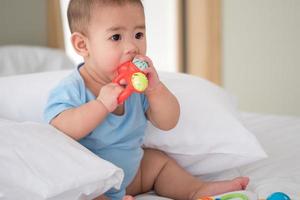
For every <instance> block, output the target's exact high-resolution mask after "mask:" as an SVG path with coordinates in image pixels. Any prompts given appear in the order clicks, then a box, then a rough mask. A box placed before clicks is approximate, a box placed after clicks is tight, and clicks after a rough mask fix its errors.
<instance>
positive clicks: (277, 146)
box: [0, 49, 300, 200]
mask: <svg viewBox="0 0 300 200" xmlns="http://www.w3.org/2000/svg"><path fill="white" fill-rule="evenodd" d="M22 50H24V49H22ZM12 52H13V51H12ZM38 52H39V55H42V54H43V55H44V56H45V55H49V53H43V52H42V51H38ZM27 53H28V52H27ZM1 55H2V56H3V55H4V54H1V51H0V56H1ZM61 56H63V59H62V60H61V62H59V63H57V62H56V63H52V64H50V65H47V66H48V67H47V69H46V68H45V67H44V66H46V65H44V64H40V63H39V64H37V66H38V68H39V70H37V71H48V70H49V69H55V70H59V71H56V72H45V73H36V74H29V75H16V74H17V72H20V73H22V74H23V73H25V72H26V73H32V72H33V71H35V70H36V68H35V69H34V70H33V69H32V68H29V70H24V67H25V66H24V65H22V61H18V63H19V64H18V66H17V69H18V70H15V71H8V70H3V71H2V72H3V73H2V74H1V73H0V76H4V75H5V76H7V75H10V77H2V78H0V91H1V95H2V96H1V99H0V138H1V136H3V135H5V134H7V135H8V136H9V134H10V133H12V134H15V131H14V128H13V127H14V126H12V125H11V124H12V123H15V125H16V127H17V126H19V128H20V130H24V131H25V130H26V128H28V127H29V126H39V130H41V129H40V128H41V127H40V126H44V125H37V124H30V122H36V123H42V119H41V116H42V108H43V106H44V104H43V101H44V100H45V98H46V97H47V91H48V90H49V89H50V88H52V87H53V86H54V85H55V84H56V83H57V82H58V80H59V79H61V78H62V77H64V76H65V75H66V74H68V73H69V70H67V71H65V69H66V65H68V66H69V65H72V63H71V62H70V61H69V60H68V58H67V57H64V55H62V54H58V55H54V58H53V57H52V58H51V59H50V60H53V59H55V58H58V57H59V58H62V57H61ZM5 58H8V55H5ZM18 58H19V59H24V57H22V58H20V57H18ZM27 58H28V57H27ZM13 59H16V57H14V58H13ZM40 60H43V61H42V63H44V59H40ZM58 60H59V59H57V61H58ZM34 61H35V60H34V59H31V62H34ZM6 62H7V63H9V64H10V65H11V66H14V65H16V64H11V63H12V62H9V61H7V60H6ZM7 63H6V64H7ZM20 63H21V64H20ZM66 63H67V64H66ZM28 65H31V64H26V66H28ZM11 66H10V67H11ZM51 66H54V67H53V68H52V67H51ZM67 68H68V67H67ZM3 69H8V68H5V67H4V68H3ZM62 70H64V71H62ZM8 72H9V73H8ZM4 73H5V74H4ZM161 75H162V78H163V79H165V80H166V81H167V82H168V81H170V80H169V79H168V78H169V77H171V79H172V80H171V82H169V84H170V86H171V87H172V85H173V83H174V82H172V81H177V79H178V77H180V78H183V80H184V79H186V80H190V79H191V78H190V77H189V76H187V75H174V76H173V75H171V74H164V73H162V74H161ZM172 76H173V77H172ZM195 80H196V79H195ZM197 81H200V80H198V79H197V80H196V82H197ZM185 82H188V81H183V83H185ZM196 82H191V83H196ZM197 83H199V84H203V85H205V84H208V83H207V82H205V81H203V80H201V81H200V82H197ZM187 84H188V83H187ZM209 84H210V83H209ZM197 87H198V86H197ZM173 89H174V88H173ZM179 89H180V91H179V90H178V88H175V89H174V90H176V91H177V92H178V93H177V95H179V96H180V95H181V94H184V95H185V96H186V95H187V94H189V91H187V90H186V89H185V88H182V85H181V86H180V87H179ZM198 89H199V88H198ZM206 89H207V85H206V86H205V87H203V88H202V91H204V94H203V96H199V99H204V97H205V96H209V95H207V94H208V93H210V92H211V90H216V91H214V92H212V93H211V95H212V97H213V98H214V100H216V102H217V101H218V99H223V101H222V102H221V104H222V105H221V104H220V105H221V107H222V108H223V107H226V109H221V111H222V112H226V113H229V114H230V116H231V115H234V116H235V117H236V118H239V121H240V123H241V124H242V125H243V126H244V127H245V128H246V129H247V130H249V131H250V132H251V133H253V134H254V135H255V136H256V138H257V140H258V141H259V143H260V144H261V145H262V148H263V149H264V151H265V152H266V153H267V154H268V158H260V159H259V160H257V161H255V160H251V162H249V163H248V164H245V163H244V164H243V165H242V164H241V163H236V165H237V166H236V167H233V166H230V167H228V169H225V168H224V170H219V171H218V172H210V171H205V170H207V169H201V170H202V171H200V172H199V171H198V173H197V174H198V175H197V176H198V177H199V178H202V179H204V180H223V179H229V178H234V177H236V176H249V177H250V180H251V182H250V184H249V186H248V188H247V191H249V192H251V193H253V194H255V195H256V196H257V199H266V197H267V196H269V195H270V194H271V193H274V192H284V193H286V194H288V195H289V196H290V197H291V199H293V200H298V199H300V159H299V158H300V157H299V155H300V145H299V144H300V142H299V141H300V118H299V117H295V116H280V115H270V114H262V113H249V112H241V111H237V110H236V108H233V107H234V106H231V104H232V102H233V100H232V99H230V98H227V96H226V97H225V96H224V95H225V93H224V92H223V91H222V92H220V89H218V88H217V87H216V86H212V85H211V84H210V85H209V90H206ZM182 92H183V93H182ZM205 92H206V93H205ZM9 95H11V96H12V97H10V98H8V96H9ZM21 95H22V96H21ZM19 96H21V97H22V98H21V99H20V98H19ZM32 96H35V98H32ZM184 98H185V99H186V97H184ZM228 99H229V100H228ZM207 101H208V102H209V101H210V99H207ZM213 102H214V101H213ZM216 102H214V103H216ZM187 103H188V104H191V103H190V100H189V101H188V102H187ZM219 103H220V102H219ZM229 104H230V106H229ZM28 105H32V106H31V107H30V106H28ZM235 106H236V105H235ZM208 108H210V106H206V107H205V108H203V110H204V111H207V109H208ZM192 109H193V108H192ZM210 109H214V111H216V107H212V108H210ZM210 111H211V110H210ZM219 111H220V110H219ZM219 111H218V112H219ZM184 112H187V113H188V114H189V113H190V110H184ZM183 114H184V113H183ZM189 115H190V114H189ZM211 117H213V119H215V118H216V116H213V115H212V116H211ZM1 119H2V121H1ZM6 120H9V121H7V122H6ZM24 121H27V122H25V124H23V122H24ZM188 121H190V120H188ZM2 122H3V123H2ZM28 122H29V123H28ZM17 123H20V124H17ZM26 123H27V124H26ZM3 124H4V125H3ZM213 125H214V127H215V126H216V124H213ZM219 125H220V126H222V125H223V124H218V126H219ZM5 126H6V127H10V128H11V129H10V131H11V132H10V133H4V132H3V130H7V129H3V127H5ZM226 127H227V126H226ZM1 128H2V129H1ZM44 128H45V127H44ZM179 128H180V127H179ZM183 128H185V130H186V129H188V127H187V126H186V124H185V125H184V126H183ZM191 128H193V126H192V127H191ZM48 129H49V127H47V130H48ZM214 130H215V129H214ZM51 131H53V130H51ZM150 131H151V130H150ZM20 133H22V136H23V135H24V134H23V132H22V131H19V133H18V134H19V136H21V135H20ZM24 133H25V132H24ZM157 135H158V134H157V133H156V134H154V136H153V138H154V139H153V138H151V137H149V138H146V139H147V141H148V144H147V145H150V147H153V146H155V145H157V146H156V147H161V149H162V150H166V151H168V145H173V144H168V145H166V144H164V145H161V146H159V145H158V144H156V143H155V142H154V143H153V140H154V141H155V140H157V138H156V136H157ZM16 136H18V135H17V134H16ZM29 136H30V135H29ZM59 137H61V136H59ZM62 137H64V136H62ZM3 138H4V137H2V140H0V144H1V145H2V146H1V145H0V158H1V159H2V160H1V159H0V162H3V163H2V165H1V166H0V169H1V170H2V172H4V171H5V170H10V171H9V172H10V173H12V175H11V176H10V175H8V176H5V174H4V173H2V174H0V179H1V177H2V179H1V180H0V199H16V197H19V196H22V199H24V200H26V199H28V200H35V199H37V200H39V199H51V200H56V199H57V200H58V199H66V200H68V199H91V198H92V197H95V196H93V195H95V194H99V193H101V192H103V191H104V190H107V188H103V187H102V189H103V190H101V191H100V190H97V189H96V186H97V187H98V186H99V187H100V186H103V180H101V181H100V180H95V181H94V182H93V184H92V185H91V183H88V184H87V182H85V185H83V186H81V185H78V180H79V178H78V179H76V180H74V181H75V183H76V184H75V185H76V191H75V190H74V191H73V190H72V192H73V193H72V194H71V193H70V188H72V187H74V182H72V183H71V182H68V183H67V184H66V185H67V186H66V185H65V186H64V187H65V188H63V189H64V190H65V193H64V195H69V196H64V198H62V196H59V195H60V194H58V193H57V188H55V187H54V186H53V188H52V189H53V191H55V192H56V193H55V195H53V194H50V193H51V192H49V190H48V189H49V185H50V183H51V182H50V181H49V180H46V181H45V180H44V182H38V183H36V185H35V186H39V185H38V184H43V183H45V182H46V184H45V187H42V186H41V187H37V189H36V191H38V190H43V189H44V190H45V192H44V193H43V194H39V195H41V196H38V195H36V194H35V195H33V196H30V194H28V190H30V189H31V187H32V185H30V184H33V183H32V181H36V180H33V179H32V180H31V179H30V177H29V179H30V180H29V181H27V182H24V183H20V184H19V185H18V187H22V186H23V185H24V184H25V185H26V184H27V185H26V186H28V184H29V182H30V181H31V182H30V184H29V186H30V187H29V186H28V187H26V188H25V189H24V188H23V189H24V190H23V189H22V190H21V189H20V188H18V189H15V188H14V187H16V186H15V185H13V186H10V185H9V184H7V183H8V182H9V183H10V184H11V183H12V182H11V181H10V180H9V178H11V177H13V178H16V175H13V174H14V173H15V172H16V171H13V170H11V166H15V165H13V164H12V165H10V166H9V165H8V167H7V168H5V166H4V168H3V164H7V162H5V161H4V159H3V158H6V159H7V158H9V157H7V149H5V147H4V146H5V144H6V143H5V144H4V143H3ZM162 139H163V138H162ZM62 140H66V143H65V144H66V145H69V144H72V145H73V146H72V145H71V146H72V147H70V148H73V150H74V148H75V150H78V149H80V152H81V153H82V155H83V156H82V158H80V159H85V157H86V155H88V156H90V157H91V160H92V161H93V162H95V163H96V164H99V161H98V160H95V158H94V157H93V155H91V154H89V152H86V150H84V149H82V147H80V146H78V144H75V143H74V142H73V141H70V140H69V139H67V138H62ZM1 142H2V143H1ZM47 142H48V141H46V142H45V143H47ZM49 142H51V141H49ZM151 142H152V143H151ZM7 144H8V143H7ZM174 144H175V143H174ZM233 144H234V143H233ZM3 145H4V146H3ZM14 145H16V147H14V150H16V149H17V145H18V144H17V143H14ZM62 145H63V144H62ZM151 145H152V146H151ZM235 145H237V146H236V148H237V149H239V148H240V149H241V146H238V144H236V143H235V144H234V146H235ZM250 145H251V144H250V143H249V146H250ZM244 146H245V144H244ZM26 148H28V149H30V148H31V146H26ZM164 148H165V149H164ZM23 151H26V149H25V150H24V149H23ZM47 151H48V152H49V151H51V149H47ZM21 153H22V152H21ZM29 153H32V152H29ZM171 153H173V154H174V155H175V154H176V153H178V152H171ZM28 155H29V154H28ZM18 156H20V154H18ZM25 156H26V155H25ZM30 156H31V154H30ZM175 157H176V155H175ZM30 159H33V160H32V161H34V162H35V161H36V160H34V157H32V156H31V157H30ZM45 159H46V158H45ZM54 159H57V158H54ZM76 159H79V158H73V160H72V159H71V160H70V163H72V164H74V163H76V162H77V163H78V162H81V161H82V160H81V161H79V160H76ZM74 160H75V161H76V162H75V161H74ZM46 161H47V162H48V161H49V160H45V161H41V162H46ZM22 162H23V163H24V160H23V161H22ZM37 162H38V161H37ZM49 162H51V161H49ZM25 163H26V159H25ZM200 163H201V162H200ZM203 163H204V161H203ZM26 164H27V166H25V167H28V166H29V168H30V170H31V173H32V166H30V164H31V163H26ZM35 164H41V166H42V164H43V163H35ZM51 164H52V165H53V167H55V166H57V165H58V162H56V163H51ZM100 164H101V166H104V165H105V166H110V169H111V171H110V172H109V173H111V175H112V176H114V178H115V179H112V178H111V177H110V178H109V179H108V178H107V179H105V181H104V183H105V184H108V183H110V184H111V185H114V186H116V187H117V186H118V183H117V182H118V180H120V179H121V178H122V173H121V172H120V170H119V169H117V168H114V167H113V166H111V165H110V164H109V163H100ZM100 164H99V166H100ZM1 167H2V168H1ZM85 167H91V166H85ZM3 169H4V170H3ZM187 169H188V170H190V171H191V172H195V169H194V168H188V167H187ZM78 170H79V168H78ZM92 170H95V169H94V168H91V171H92ZM203 170H204V171H203ZM215 171H217V170H215ZM43 173H44V172H43ZM45 173H46V172H45ZM47 173H51V176H57V174H56V173H53V171H52V172H48V171H47ZM74 173H75V172H74ZM16 174H17V173H16ZM25 174H26V171H24V174H23V175H24V176H25ZM63 174H64V172H63V171H62V174H61V175H63ZM199 174H202V175H199ZM21 175H22V174H21ZM91 175H92V177H95V176H96V175H99V174H97V172H95V173H94V174H91ZM102 175H103V174H102ZM102 175H101V176H102ZM99 176H100V175H99ZM3 177H5V178H6V180H5V179H3ZM39 178H41V177H39ZM55 178H56V179H55V180H56V181H57V180H60V178H61V177H58V176H57V177H55ZM85 178H86V177H85ZM42 179H45V178H44V177H42ZM16 180H17V179H16ZM86 180H87V179H86ZM86 180H85V181H86ZM47 181H48V182H47ZM60 181H61V180H60ZM97 181H98V182H97ZM96 182H97V184H98V185H95V183H96ZM53 183H54V182H53ZM22 184H23V185H22ZM101 184H102V185H101ZM105 184H104V185H105ZM33 185H34V184H33ZM92 186H93V187H92ZM67 187H68V190H67V189H66V188H67ZM59 189H62V187H60V188H59ZM63 189H62V191H63ZM79 190H80V191H79ZM53 191H52V192H53ZM82 191H84V192H82ZM13 192H14V194H12V193H13ZM18 192H19V194H18ZM31 192H32V191H31ZM75 192H78V193H76V194H75ZM93 192H94V193H93ZM88 194H90V195H88ZM18 195H19V196H18ZM51 195H52V196H51ZM72 195H73V196H72ZM71 196H72V198H71ZM75 196H76V198H75ZM255 198H256V197H255ZM136 199H137V200H152V199H153V200H154V199H156V200H158V199H161V200H164V199H167V198H163V197H158V196H157V195H155V193H154V192H150V193H148V194H143V195H139V196H137V197H136ZM251 200H252V199H251Z"/></svg>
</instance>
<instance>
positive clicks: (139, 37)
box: [135, 32, 144, 39]
mask: <svg viewBox="0 0 300 200" xmlns="http://www.w3.org/2000/svg"><path fill="white" fill-rule="evenodd" d="M142 37H144V33H142V32H138V33H137V34H135V38H136V39H141V38H142Z"/></svg>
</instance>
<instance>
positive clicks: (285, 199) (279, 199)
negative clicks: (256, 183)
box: [267, 192, 291, 200]
mask: <svg viewBox="0 0 300 200" xmlns="http://www.w3.org/2000/svg"><path fill="white" fill-rule="evenodd" d="M267 200H291V199H290V197H289V196H288V195H286V194H285V193H283V192H275V193H273V194H271V195H270V196H268V198H267Z"/></svg>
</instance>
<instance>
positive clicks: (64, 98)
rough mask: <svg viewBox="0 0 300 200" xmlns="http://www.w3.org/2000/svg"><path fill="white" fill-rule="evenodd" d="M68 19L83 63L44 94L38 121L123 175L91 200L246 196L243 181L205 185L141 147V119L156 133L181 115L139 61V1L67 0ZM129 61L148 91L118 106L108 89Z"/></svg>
mask: <svg viewBox="0 0 300 200" xmlns="http://www.w3.org/2000/svg"><path fill="white" fill-rule="evenodd" d="M68 20H69V25H70V29H71V32H72V36H71V41H72V44H73V47H74V49H75V50H76V52H77V53H78V54H79V55H80V56H82V57H83V59H84V63H83V64H80V65H79V66H78V67H77V68H76V70H74V72H73V73H71V74H70V75H69V76H67V77H66V78H65V79H63V80H62V81H61V82H60V83H59V85H58V86H56V87H55V88H54V89H53V91H52V92H51V93H50V96H49V99H48V102H47V106H46V109H45V118H46V120H47V122H48V123H50V124H51V125H53V126H54V127H56V128H57V129H59V130H61V131H62V132H64V133H65V134H67V135H69V136H70V137H72V138H74V139H75V140H78V141H79V142H80V143H81V144H82V145H84V146H85V147H86V148H88V149H89V150H91V151H92V152H93V153H95V154H96V155H98V156H99V157H101V158H103V159H105V160H108V161H110V162H112V163H113V164H115V165H116V166H118V167H120V168H122V169H123V171H124V174H125V177H124V180H123V182H122V185H121V189H120V190H116V189H110V190H109V191H108V192H106V193H105V194H104V195H101V196H99V197H97V199H113V200H118V199H133V197H132V196H134V195H138V194H141V193H145V192H148V191H151V190H154V191H155V192H156V193H157V194H158V195H161V196H164V197H169V198H172V199H184V200H189V199H191V200H193V199H198V198H200V197H203V196H207V195H216V194H219V193H224V192H229V191H234V190H242V189H245V187H246V186H247V184H248V181H249V180H248V178H246V177H238V178H235V179H233V180H229V181H219V182H204V181H201V180H199V179H197V178H195V177H193V176H191V175H190V174H189V173H187V172H186V171H185V170H184V169H182V168H181V167H180V166H179V165H178V164H177V163H176V162H175V161H174V160H172V159H171V158H169V157H168V156H167V155H166V154H165V153H163V152H161V151H158V150H155V149H143V148H142V147H141V145H142V143H143V137H144V131H145V127H146V124H147V120H149V121H150V122H151V123H152V124H153V125H154V126H156V127H157V128H159V129H162V130H170V129H172V128H173V127H175V126H176V124H177V122H178V119H179V113H180V108H179V104H178V101H177V99H176V97H175V96H174V95H173V94H172V93H171V92H170V91H169V90H168V89H167V87H166V86H165V85H164V84H163V83H162V82H161V81H160V79H159V76H158V74H157V72H156V70H155V68H154V66H153V63H152V61H151V60H150V59H149V58H148V57H146V56H145V55H146V31H145V16H144V9H143V5H142V3H141V1H140V0H71V1H70V4H69V8H68ZM158 34H161V33H158ZM134 58H138V59H140V60H143V61H146V62H147V63H148V66H149V67H148V68H147V69H145V70H144V73H145V74H146V75H147V78H148V80H149V85H148V88H147V89H146V91H145V92H144V93H143V94H139V93H133V94H132V95H131V96H130V97H129V98H128V99H127V100H126V101H125V102H124V103H123V104H121V105H118V101H117V99H118V96H119V95H120V93H121V92H122V91H123V90H124V86H120V85H118V84H115V83H112V80H113V79H114V77H116V76H117V72H116V68H117V66H119V65H120V64H121V63H124V62H126V61H131V60H133V59H134ZM123 82H124V81H123ZM124 84H126V82H124ZM99 170H101V169H99Z"/></svg>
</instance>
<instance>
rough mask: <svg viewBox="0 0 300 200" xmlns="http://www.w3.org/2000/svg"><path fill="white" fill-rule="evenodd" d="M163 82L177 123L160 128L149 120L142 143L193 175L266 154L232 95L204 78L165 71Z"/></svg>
mask: <svg viewBox="0 0 300 200" xmlns="http://www.w3.org/2000/svg"><path fill="white" fill-rule="evenodd" d="M161 79H162V81H163V82H164V83H165V84H166V85H167V87H168V88H169V89H170V90H171V91H173V93H174V94H175V95H176V96H177V98H178V100H179V103H180V107H181V114H180V119H179V123H178V125H177V126H176V127H175V128H174V129H172V130H170V131H167V132H165V131H161V130H158V129H156V128H155V127H153V126H152V125H151V124H150V123H149V126H148V129H147V131H146V137H145V142H144V145H145V146H146V147H151V148H157V149H160V150H163V151H165V152H166V153H168V154H169V155H170V156H171V157H173V158H174V159H175V160H176V161H177V162H178V163H179V164H180V165H181V166H183V167H184V168H185V169H187V170H188V171H189V172H190V173H192V174H193V175H200V174H207V173H213V172H218V171H223V170H226V169H230V168H234V167H238V166H241V165H245V164H248V163H251V162H254V161H257V160H260V159H263V158H266V153H265V152H264V150H263V149H262V147H261V146H260V144H259V143H258V141H257V139H256V137H255V136H254V135H253V134H252V133H251V132H249V131H248V130H247V129H246V128H245V127H244V126H243V125H242V124H241V122H240V120H239V117H238V112H237V110H236V108H235V103H234V102H233V98H232V97H231V96H230V95H229V94H228V93H226V92H225V90H223V89H222V88H220V87H218V86H216V85H214V84H212V83H211V82H208V81H206V80H204V79H201V78H197V77H194V76H190V75H185V74H175V73H164V74H161Z"/></svg>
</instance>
